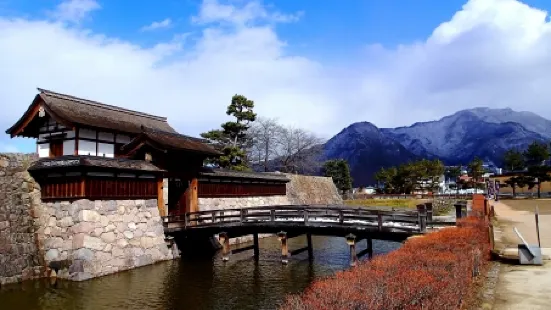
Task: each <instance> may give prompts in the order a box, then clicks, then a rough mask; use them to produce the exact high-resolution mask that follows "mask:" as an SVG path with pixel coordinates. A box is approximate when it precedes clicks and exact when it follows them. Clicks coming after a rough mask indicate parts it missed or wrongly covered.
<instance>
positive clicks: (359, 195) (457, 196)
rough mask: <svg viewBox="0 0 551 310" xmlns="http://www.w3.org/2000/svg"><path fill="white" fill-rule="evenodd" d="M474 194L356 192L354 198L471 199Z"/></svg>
mask: <svg viewBox="0 0 551 310" xmlns="http://www.w3.org/2000/svg"><path fill="white" fill-rule="evenodd" d="M472 196H473V195H472V194H452V193H449V194H364V193H356V194H354V195H353V197H354V199H392V200H399V199H423V200H426V199H450V200H457V199H464V200H471V199H472Z"/></svg>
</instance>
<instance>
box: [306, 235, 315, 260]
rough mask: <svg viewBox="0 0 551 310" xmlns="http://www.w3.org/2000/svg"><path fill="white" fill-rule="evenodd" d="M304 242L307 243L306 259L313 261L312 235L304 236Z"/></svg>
mask: <svg viewBox="0 0 551 310" xmlns="http://www.w3.org/2000/svg"><path fill="white" fill-rule="evenodd" d="M306 242H307V243H308V259H313V258H314V246H313V245H312V234H306Z"/></svg>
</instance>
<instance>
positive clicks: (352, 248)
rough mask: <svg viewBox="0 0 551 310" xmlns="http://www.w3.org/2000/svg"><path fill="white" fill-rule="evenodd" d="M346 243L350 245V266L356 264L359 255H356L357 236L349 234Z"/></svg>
mask: <svg viewBox="0 0 551 310" xmlns="http://www.w3.org/2000/svg"><path fill="white" fill-rule="evenodd" d="M346 243H348V245H349V246H350V266H352V267H353V266H356V263H357V261H358V256H357V255H356V236H355V235H353V234H348V235H347V236H346Z"/></svg>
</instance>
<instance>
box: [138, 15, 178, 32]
mask: <svg viewBox="0 0 551 310" xmlns="http://www.w3.org/2000/svg"><path fill="white" fill-rule="evenodd" d="M171 26H172V20H171V19H170V18H165V19H163V20H162V21H159V22H152V23H151V24H149V25H147V26H143V27H142V29H141V31H152V30H157V29H166V28H170V27H171Z"/></svg>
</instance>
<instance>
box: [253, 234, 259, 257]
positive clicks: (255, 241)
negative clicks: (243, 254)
mask: <svg viewBox="0 0 551 310" xmlns="http://www.w3.org/2000/svg"><path fill="white" fill-rule="evenodd" d="M253 251H254V259H255V260H258V258H259V257H260V248H259V246H258V234H253Z"/></svg>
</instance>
